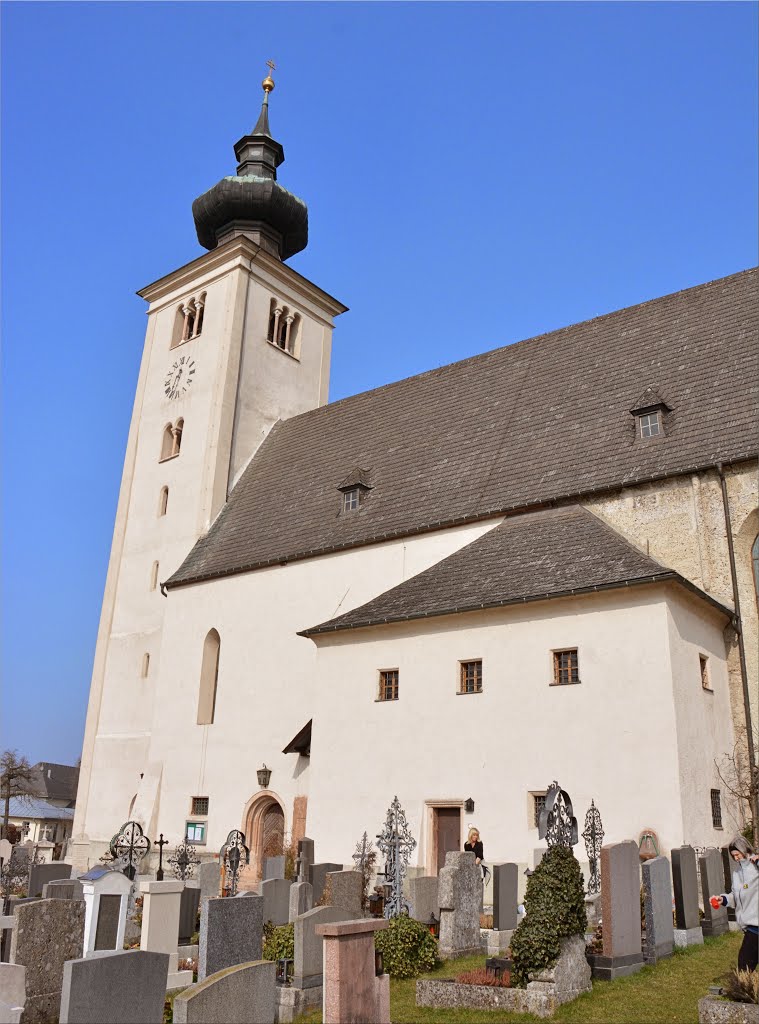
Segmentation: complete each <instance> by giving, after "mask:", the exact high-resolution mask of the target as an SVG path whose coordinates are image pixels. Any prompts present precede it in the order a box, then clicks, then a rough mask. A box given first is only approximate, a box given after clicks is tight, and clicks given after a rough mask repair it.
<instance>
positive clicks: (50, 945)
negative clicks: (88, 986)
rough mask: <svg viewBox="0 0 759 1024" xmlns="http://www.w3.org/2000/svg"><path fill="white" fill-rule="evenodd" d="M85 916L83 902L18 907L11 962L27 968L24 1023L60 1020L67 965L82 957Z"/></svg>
mask: <svg viewBox="0 0 759 1024" xmlns="http://www.w3.org/2000/svg"><path fill="white" fill-rule="evenodd" d="M84 913H85V910H84V903H83V902H82V901H81V900H35V901H34V903H27V904H22V905H17V906H16V909H15V911H14V916H15V918H16V927H15V928H14V929H13V939H12V940H11V962H12V963H14V964H21V966H22V967H26V1004H25V1007H24V1024H49V1022H50V1021H55V1020H57V1019H58V1013H59V1010H60V1005H61V986H62V985H63V965H64V964H65V963H66V961H67V960H76V959H77V958H78V957H80V956H81V955H82V949H83V946H84Z"/></svg>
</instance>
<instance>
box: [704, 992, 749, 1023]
mask: <svg viewBox="0 0 759 1024" xmlns="http://www.w3.org/2000/svg"><path fill="white" fill-rule="evenodd" d="M698 1024H759V1006H757V1005H756V1004H755V1003H738V1002H734V1001H733V1000H732V999H725V998H724V997H723V996H704V998H703V999H699V1001H698Z"/></svg>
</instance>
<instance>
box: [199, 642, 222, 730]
mask: <svg viewBox="0 0 759 1024" xmlns="http://www.w3.org/2000/svg"><path fill="white" fill-rule="evenodd" d="M220 648H221V639H220V637H219V634H218V633H217V632H216V630H215V629H211V630H209V632H208V634H207V635H206V639H205V641H204V643H203V660H202V663H201V666H200V692H199V694H198V725H213V720H214V716H215V715H216V690H217V687H218V684H219V650H220Z"/></svg>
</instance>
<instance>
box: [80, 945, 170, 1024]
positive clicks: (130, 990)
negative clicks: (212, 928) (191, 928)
mask: <svg viewBox="0 0 759 1024" xmlns="http://www.w3.org/2000/svg"><path fill="white" fill-rule="evenodd" d="M168 970H169V957H168V954H166V953H148V952H146V951H145V950H140V949H119V950H115V951H113V952H109V953H96V954H94V955H92V956H89V957H87V958H86V959H82V960H69V961H68V962H67V963H65V964H64V966H63V991H62V994H61V1018H60V1024H162V1021H163V1019H164V1018H163V1010H164V1003H165V1001H166V976H167V974H168Z"/></svg>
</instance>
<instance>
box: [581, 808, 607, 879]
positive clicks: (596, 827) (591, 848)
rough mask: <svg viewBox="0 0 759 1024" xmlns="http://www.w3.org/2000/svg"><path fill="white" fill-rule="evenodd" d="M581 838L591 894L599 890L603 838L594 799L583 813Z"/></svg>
mask: <svg viewBox="0 0 759 1024" xmlns="http://www.w3.org/2000/svg"><path fill="white" fill-rule="evenodd" d="M582 838H583V839H584V840H585V852H586V853H587V855H588V865H589V867H590V878H589V879H588V895H589V896H592V895H593V894H594V893H598V892H600V891H601V868H600V863H599V859H600V857H601V846H602V844H603V838H604V829H603V822H602V821H601V815H600V813H599V811H598V808H597V807H596V804H595V801H594V800H591V801H590V807H589V808H588V811H587V814H586V815H585V828H584V829H583V832H582Z"/></svg>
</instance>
